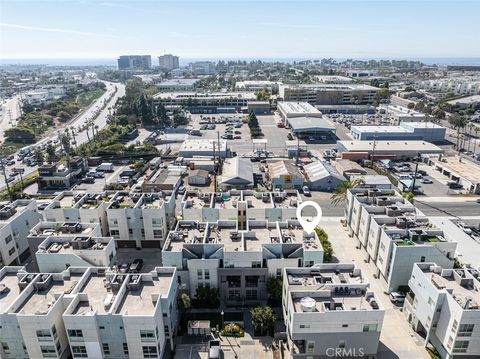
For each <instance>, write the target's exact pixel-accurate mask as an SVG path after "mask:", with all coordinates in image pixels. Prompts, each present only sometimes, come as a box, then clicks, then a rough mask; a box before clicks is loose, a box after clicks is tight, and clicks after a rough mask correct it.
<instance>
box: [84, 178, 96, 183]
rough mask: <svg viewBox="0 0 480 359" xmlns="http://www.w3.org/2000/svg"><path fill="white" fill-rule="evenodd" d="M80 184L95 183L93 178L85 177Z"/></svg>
mask: <svg viewBox="0 0 480 359" xmlns="http://www.w3.org/2000/svg"><path fill="white" fill-rule="evenodd" d="M82 183H95V178H93V177H85V178H84V179H82Z"/></svg>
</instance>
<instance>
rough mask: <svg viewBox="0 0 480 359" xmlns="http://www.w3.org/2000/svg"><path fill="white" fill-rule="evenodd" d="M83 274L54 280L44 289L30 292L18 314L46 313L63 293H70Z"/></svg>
mask: <svg viewBox="0 0 480 359" xmlns="http://www.w3.org/2000/svg"><path fill="white" fill-rule="evenodd" d="M80 278H81V275H73V274H72V276H70V277H69V278H64V279H63V280H55V279H54V280H53V281H52V282H51V283H50V284H48V286H47V287H46V288H45V289H43V290H37V291H33V292H32V293H30V296H29V297H28V298H27V299H25V301H24V302H23V305H22V306H20V307H19V309H18V314H25V315H46V314H47V313H48V311H49V310H50V308H51V307H52V306H53V305H54V304H55V303H56V302H57V300H58V299H59V297H60V296H61V295H62V294H70V293H71V292H72V290H73V289H74V288H75V286H76V285H77V284H78V282H79V280H80Z"/></svg>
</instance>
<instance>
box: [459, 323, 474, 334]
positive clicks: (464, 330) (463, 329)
mask: <svg viewBox="0 0 480 359" xmlns="http://www.w3.org/2000/svg"><path fill="white" fill-rule="evenodd" d="M474 327H475V324H460V327H459V329H458V336H459V337H471V336H472V332H473V328H474Z"/></svg>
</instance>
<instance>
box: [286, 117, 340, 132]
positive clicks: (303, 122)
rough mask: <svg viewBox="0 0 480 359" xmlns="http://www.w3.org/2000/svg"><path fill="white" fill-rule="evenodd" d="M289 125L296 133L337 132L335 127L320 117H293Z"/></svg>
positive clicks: (289, 120)
mask: <svg viewBox="0 0 480 359" xmlns="http://www.w3.org/2000/svg"><path fill="white" fill-rule="evenodd" d="M288 123H289V124H290V127H291V128H292V130H293V131H294V132H296V131H325V132H327V131H335V126H334V125H333V124H332V123H331V122H330V121H328V120H327V119H325V118H319V117H307V116H305V117H292V118H289V119H288Z"/></svg>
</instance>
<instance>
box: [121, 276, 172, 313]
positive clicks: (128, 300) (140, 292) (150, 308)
mask: <svg viewBox="0 0 480 359" xmlns="http://www.w3.org/2000/svg"><path fill="white" fill-rule="evenodd" d="M172 278H173V277H172V275H171V274H159V275H158V278H153V280H151V281H149V280H142V282H141V283H140V287H139V289H136V290H132V291H128V292H127V293H126V294H125V295H124V296H123V300H122V302H121V303H120V305H119V306H118V309H117V314H123V315H153V313H154V310H155V306H156V304H157V301H154V298H153V297H154V295H155V294H159V295H166V294H168V291H169V289H170V286H171V283H172Z"/></svg>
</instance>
